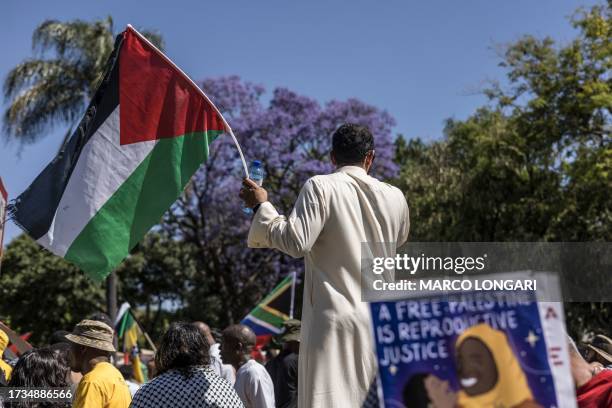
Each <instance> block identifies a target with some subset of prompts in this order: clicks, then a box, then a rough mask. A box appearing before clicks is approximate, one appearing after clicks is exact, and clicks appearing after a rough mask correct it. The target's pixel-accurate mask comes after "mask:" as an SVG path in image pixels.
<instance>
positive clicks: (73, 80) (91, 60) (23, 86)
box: [3, 17, 162, 145]
mask: <svg viewBox="0 0 612 408" xmlns="http://www.w3.org/2000/svg"><path fill="white" fill-rule="evenodd" d="M143 34H144V35H145V36H146V37H147V38H148V39H149V40H151V41H152V42H153V43H154V44H155V45H157V46H158V47H161V46H162V39H161V36H160V35H159V34H156V33H154V32H149V31H145V32H143ZM115 35H116V33H115V31H114V28H113V20H112V18H111V17H107V18H106V19H103V20H98V21H93V22H86V21H82V20H73V21H70V22H60V21H57V20H47V21H45V22H43V23H42V24H40V25H39V26H38V27H37V28H36V29H35V30H34V33H33V35H32V49H33V51H34V56H33V57H32V58H29V59H27V60H25V61H23V62H21V63H20V64H19V65H17V66H16V67H15V68H13V69H12V70H11V71H10V72H9V73H8V75H7V76H6V78H5V80H4V87H3V91H4V97H5V98H6V100H7V101H8V102H9V103H10V104H9V106H8V108H7V109H6V111H5V113H4V128H5V135H6V137H7V138H8V139H9V140H11V139H15V140H18V141H19V142H20V143H21V144H22V145H23V144H28V143H33V142H36V141H37V140H39V139H40V138H41V137H43V136H44V134H45V132H46V131H47V130H48V128H49V127H51V126H53V125H57V124H67V125H69V126H72V125H74V124H75V122H76V121H77V120H79V118H80V117H81V116H82V115H83V112H84V109H85V108H86V106H87V103H88V102H89V100H90V99H91V97H92V96H93V94H94V93H95V91H96V89H97V87H98V85H99V82H100V80H101V79H102V76H103V74H104V71H105V67H106V62H107V60H108V57H109V56H110V54H111V52H112V50H113V45H114V37H115ZM70 133H71V132H70V131H68V133H67V136H69V135H70Z"/></svg>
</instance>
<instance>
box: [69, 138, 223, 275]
mask: <svg viewBox="0 0 612 408" xmlns="http://www.w3.org/2000/svg"><path fill="white" fill-rule="evenodd" d="M221 133H223V132H222V131H219V130H215V131H207V132H197V133H190V134H187V135H183V136H179V137H173V138H167V139H160V140H159V141H158V142H157V144H156V145H155V147H154V148H153V150H152V151H151V153H150V154H149V155H148V156H147V157H146V158H145V159H144V160H143V161H142V163H140V165H139V166H138V167H137V168H136V170H135V171H134V172H133V173H132V174H131V175H130V176H129V177H128V178H127V179H126V180H125V182H124V183H123V184H122V185H121V186H120V187H119V188H118V189H117V191H116V192H115V193H114V194H113V195H112V196H111V197H110V198H109V200H108V201H107V202H106V203H105V204H104V205H103V206H102V208H100V210H99V211H98V212H97V214H96V215H95V216H94V217H93V218H92V219H91V220H90V221H89V222H88V223H87V225H86V226H85V228H84V229H83V230H82V231H81V233H80V234H79V235H78V236H77V238H76V239H75V240H74V242H73V243H72V245H71V246H70V248H68V252H67V253H66V255H65V258H66V259H68V260H69V261H71V262H73V263H75V264H77V265H78V266H79V267H80V268H81V269H82V270H83V271H84V272H85V273H87V275H89V277H91V278H92V279H94V280H96V281H101V280H102V279H104V278H105V277H106V276H107V275H108V274H109V273H110V272H111V271H112V270H113V269H114V268H115V267H116V266H117V265H118V264H119V263H120V262H121V261H122V260H123V259H124V258H125V257H126V256H127V255H128V253H129V251H130V250H131V249H132V248H133V247H134V246H135V245H136V244H137V243H138V241H140V240H141V239H142V237H143V236H144V235H145V234H146V233H147V231H149V229H150V228H151V227H152V226H153V225H155V224H156V223H158V222H159V220H160V218H161V216H162V214H163V213H164V212H165V211H166V210H167V209H168V208H169V207H170V206H171V205H172V203H174V201H176V199H177V198H178V197H179V196H180V195H181V193H182V192H183V190H184V189H185V186H186V185H187V183H188V182H189V179H190V178H191V176H192V175H193V174H194V173H195V171H196V170H197V169H198V168H199V167H200V165H201V164H202V163H203V162H204V161H205V160H206V158H207V157H208V149H209V144H210V143H211V142H212V141H213V140H214V139H215V138H216V137H217V136H218V135H219V134H221Z"/></svg>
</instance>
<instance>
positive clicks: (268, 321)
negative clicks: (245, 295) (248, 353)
mask: <svg viewBox="0 0 612 408" xmlns="http://www.w3.org/2000/svg"><path fill="white" fill-rule="evenodd" d="M294 297H295V273H293V274H291V275H289V276H287V277H286V278H285V279H283V280H282V281H281V282H280V283H279V284H278V285H276V287H275V288H274V289H272V292H270V294H268V296H266V297H265V298H264V299H263V300H262V301H261V302H260V303H259V304H258V305H257V306H255V308H254V309H253V310H251V312H250V313H249V314H248V315H247V316H246V317H245V318H244V319H242V321H241V322H240V323H241V324H244V325H245V326H249V327H250V328H251V329H252V330H253V332H255V335H256V336H257V347H258V348H259V347H262V346H263V345H265V344H266V343H267V342H268V341H270V339H271V338H272V336H274V335H276V334H281V333H282V332H283V329H282V327H283V322H284V321H285V320H288V319H292V318H293V303H294Z"/></svg>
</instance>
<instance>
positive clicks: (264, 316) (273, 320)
mask: <svg viewBox="0 0 612 408" xmlns="http://www.w3.org/2000/svg"><path fill="white" fill-rule="evenodd" d="M249 315H251V316H253V317H256V318H258V319H259V320H263V321H264V322H267V323H270V324H271V325H273V326H276V327H281V326H282V325H283V322H284V321H285V319H283V318H282V317H280V316H277V315H275V314H272V313H270V312H268V311H266V310H264V309H262V308H260V307H256V308H255V309H253V310H252V311H251V313H249Z"/></svg>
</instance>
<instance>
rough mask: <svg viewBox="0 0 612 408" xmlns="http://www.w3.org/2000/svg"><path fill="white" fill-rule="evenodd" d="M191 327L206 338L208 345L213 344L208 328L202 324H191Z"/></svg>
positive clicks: (213, 340)
mask: <svg viewBox="0 0 612 408" xmlns="http://www.w3.org/2000/svg"><path fill="white" fill-rule="evenodd" d="M193 325H194V326H195V327H196V328H197V329H198V330H199V331H200V333H202V335H203V336H204V337H206V340H207V341H208V344H209V345H211V346H212V345H213V344H215V339H214V337H213V335H212V332H211V331H210V326H209V325H207V324H206V323H204V322H199V321H198V322H193Z"/></svg>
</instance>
